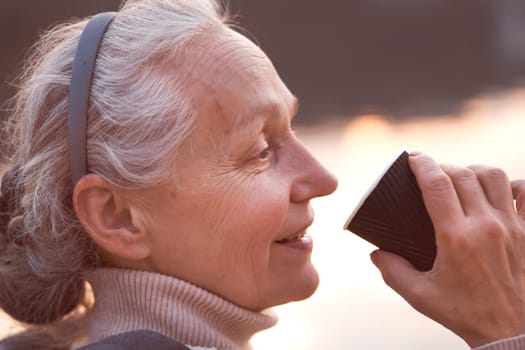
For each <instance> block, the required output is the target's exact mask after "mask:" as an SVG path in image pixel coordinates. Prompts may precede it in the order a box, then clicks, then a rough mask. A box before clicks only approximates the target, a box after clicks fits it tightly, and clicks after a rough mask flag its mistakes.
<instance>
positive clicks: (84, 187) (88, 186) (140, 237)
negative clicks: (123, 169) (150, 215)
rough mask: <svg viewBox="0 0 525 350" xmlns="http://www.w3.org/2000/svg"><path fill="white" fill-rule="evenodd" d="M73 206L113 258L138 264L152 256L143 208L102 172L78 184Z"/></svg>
mask: <svg viewBox="0 0 525 350" xmlns="http://www.w3.org/2000/svg"><path fill="white" fill-rule="evenodd" d="M73 206H74V209H75V212H76V214H77V217H78V219H79V221H80V223H81V224H82V226H83V228H84V230H85V231H86V233H87V234H88V235H89V236H90V237H91V238H92V239H93V241H95V243H96V244H97V245H98V246H99V247H100V248H101V249H102V250H104V251H106V252H107V253H109V254H110V255H111V256H113V257H114V258H115V259H112V260H116V261H120V262H121V263H122V264H124V265H125V264H126V261H128V262H129V263H130V264H131V265H135V262H137V261H140V260H145V259H147V258H148V257H149V255H150V247H149V239H148V234H147V230H146V229H145V226H144V224H143V220H142V216H141V211H140V208H138V207H137V206H135V204H134V203H133V202H132V201H131V200H130V198H129V196H126V194H125V193H124V191H123V190H122V189H119V188H117V187H116V186H114V185H113V184H111V183H109V182H108V181H106V180H105V179H104V178H103V177H101V176H99V175H96V174H89V175H86V176H84V177H82V178H81V179H80V180H79V181H78V183H77V184H76V186H75V189H74V191H73Z"/></svg>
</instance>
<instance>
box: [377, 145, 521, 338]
mask: <svg viewBox="0 0 525 350" xmlns="http://www.w3.org/2000/svg"><path fill="white" fill-rule="evenodd" d="M409 164H410V167H411V169H412V171H413V173H414V175H415V176H416V179H417V182H418V185H419V187H420V188H421V191H422V195H423V200H424V202H425V205H426V207H427V210H428V213H429V216H430V218H431V220H432V223H433V225H434V229H435V233H436V245H437V256H436V260H435V262H434V266H433V268H432V270H430V271H427V272H421V271H418V270H416V269H415V268H414V267H413V266H412V265H411V264H410V263H409V262H408V261H407V260H405V259H403V258H402V257H400V256H398V255H395V254H392V253H389V252H386V251H382V250H378V251H375V252H373V253H372V256H371V257H372V261H373V262H374V264H375V265H376V266H377V267H378V268H379V270H380V271H381V274H382V276H383V279H384V280H385V282H386V283H387V284H388V285H389V286H390V287H391V288H393V289H394V290H395V291H396V292H397V293H399V294H400V295H401V296H402V297H403V298H405V299H406V300H407V301H408V303H409V304H410V305H412V306H413V307H414V308H415V309H416V310H418V311H419V312H421V313H423V314H425V315H427V316H428V317H430V318H432V319H433V320H435V321H437V322H439V323H441V324H442V325H444V326H445V327H447V328H449V329H450V330H452V331H453V332H454V333H456V334H457V335H459V336H460V337H461V338H463V339H464V340H465V341H466V342H467V343H468V344H469V345H470V346H471V347H476V346H480V345H483V344H486V343H489V342H492V341H495V340H497V339H502V338H508V337H512V336H516V335H519V334H523V333H525V302H524V301H525V180H520V181H514V182H512V183H511V182H509V180H508V178H507V176H506V174H505V173H504V172H503V171H502V170H499V169H496V168H491V167H487V166H471V167H469V168H457V167H453V166H439V165H438V164H436V162H434V160H432V159H431V158H430V157H428V156H426V155H423V154H414V155H411V157H410V158H409ZM513 199H516V207H514V202H513Z"/></svg>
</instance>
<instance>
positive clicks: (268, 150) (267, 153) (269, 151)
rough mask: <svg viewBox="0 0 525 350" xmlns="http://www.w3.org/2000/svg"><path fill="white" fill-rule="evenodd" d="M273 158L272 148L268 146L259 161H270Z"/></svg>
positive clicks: (260, 155) (260, 154)
mask: <svg viewBox="0 0 525 350" xmlns="http://www.w3.org/2000/svg"><path fill="white" fill-rule="evenodd" d="M271 157H272V148H271V147H270V146H267V147H266V148H265V149H264V150H263V151H262V152H261V153H259V155H258V159H259V160H268V159H270V158H271Z"/></svg>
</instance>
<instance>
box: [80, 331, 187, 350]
mask: <svg viewBox="0 0 525 350" xmlns="http://www.w3.org/2000/svg"><path fill="white" fill-rule="evenodd" d="M132 349H133V350H135V349H156V350H190V348H188V347H187V346H185V345H183V344H181V343H179V342H177V341H175V340H173V339H171V338H169V337H167V336H165V335H163V334H160V333H157V332H153V331H149V330H140V331H131V332H126V333H121V334H117V335H114V336H111V337H108V338H104V339H102V340H101V341H99V342H97V343H93V344H89V345H86V346H83V347H81V348H80V349H78V350H132Z"/></svg>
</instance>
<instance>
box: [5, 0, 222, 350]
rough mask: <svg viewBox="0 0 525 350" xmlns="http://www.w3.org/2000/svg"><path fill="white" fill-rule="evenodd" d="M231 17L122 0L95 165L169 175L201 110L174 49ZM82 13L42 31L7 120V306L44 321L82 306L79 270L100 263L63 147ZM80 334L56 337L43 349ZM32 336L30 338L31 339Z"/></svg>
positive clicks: (103, 63) (192, 5)
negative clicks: (11, 199)
mask: <svg viewBox="0 0 525 350" xmlns="http://www.w3.org/2000/svg"><path fill="white" fill-rule="evenodd" d="M227 22H228V19H227V16H226V14H225V11H224V10H223V8H222V7H221V5H220V4H219V3H218V2H216V1H214V0H129V1H127V2H125V3H124V4H123V6H122V8H121V9H120V11H119V12H118V14H117V16H116V18H115V20H114V21H113V22H112V24H111V26H110V28H109V29H108V31H107V33H106V34H105V37H104V40H103V43H102V45H101V48H100V51H99V55H98V58H97V63H96V68H95V72H94V79H93V85H92V90H91V100H90V109H89V113H88V130H87V134H88V140H87V158H88V170H89V172H92V173H97V174H100V175H101V176H103V177H104V178H105V179H106V180H108V181H110V182H111V183H113V184H116V185H118V186H120V187H122V188H126V189H138V188H145V187H148V186H153V185H156V184H160V183H163V182H165V181H169V180H170V179H171V178H170V177H173V175H172V174H173V171H174V167H175V166H176V164H175V163H176V151H177V148H178V147H179V145H181V143H182V142H183V141H184V140H185V139H186V138H187V137H188V135H189V134H190V133H191V131H192V130H193V127H194V125H195V118H196V115H195V114H196V113H195V111H196V106H195V105H194V104H193V102H192V99H191V98H190V96H188V94H187V93H186V91H187V89H185V82H184V78H185V77H184V76H179V75H178V74H177V68H178V67H180V65H181V64H188V62H187V60H186V61H184V60H183V62H185V63H183V62H179V61H178V60H177V57H180V56H181V55H183V54H185V52H187V49H188V47H189V43H190V42H192V40H194V39H196V38H198V37H199V36H201V35H202V34H204V33H206V32H207V31H209V30H213V29H214V28H215V29H217V28H224V27H225V26H226V25H227ZM86 23H87V20H83V21H81V22H77V23H73V24H66V25H60V26H58V27H56V28H54V29H53V30H51V31H50V32H48V33H46V34H45V35H43V37H42V38H41V40H40V41H39V43H38V44H37V46H35V48H34V51H33V54H32V55H31V56H30V57H29V58H28V65H27V68H26V69H25V71H24V73H23V75H22V76H21V85H20V90H19V93H18V95H17V96H16V104H15V107H14V109H13V115H12V117H11V119H10V128H9V130H10V133H11V135H12V144H13V145H14V147H15V148H16V152H15V154H14V156H13V159H12V163H13V164H14V165H16V172H17V176H16V180H15V183H14V184H13V185H12V186H13V187H15V188H17V189H19V190H18V191H15V192H16V193H19V194H20V200H19V205H18V206H17V208H16V209H15V210H13V211H12V212H11V213H10V219H9V220H7V221H6V222H5V225H3V226H2V225H1V224H0V252H1V253H0V307H1V308H2V309H4V310H5V311H6V312H7V313H8V314H10V315H11V316H12V317H13V318H15V319H16V320H19V321H21V322H24V323H28V324H34V325H44V326H46V327H48V326H49V325H50V324H53V323H57V322H63V321H62V319H63V318H64V316H66V315H67V314H69V313H71V312H72V311H73V310H75V309H77V308H78V306H79V305H81V304H82V301H83V300H84V298H85V295H86V293H85V282H84V281H83V280H82V277H81V274H82V272H83V271H85V270H86V269H89V268H93V267H96V266H97V265H98V264H99V258H98V254H97V251H96V248H95V246H94V243H93V242H92V240H91V239H90V238H89V237H88V235H87V234H85V232H84V231H83V229H82V227H81V225H80V223H79V221H78V219H77V218H76V215H75V213H74V211H73V209H72V204H71V196H72V193H71V192H72V191H71V185H70V181H71V174H70V169H69V159H68V146H67V125H66V124H67V110H68V92H69V81H70V77H71V66H72V61H73V58H74V54H75V51H76V46H77V43H78V40H79V37H80V34H81V32H82V30H83V28H84V26H85V25H86ZM0 201H1V198H0ZM46 334H50V333H49V332H47V333H46ZM74 337H76V335H74V336H73V335H70V336H69V337H68V336H65V337H62V338H61V339H56V338H55V339H52V341H48V344H49V345H48V348H53V346H54V347H55V348H60V346H62V345H64V344H66V345H67V344H68V343H70V342H71V340H72V338H74ZM15 338H16V337H15ZM15 338H13V339H15ZM27 339H28V338H27V337H26V342H25V343H24V344H25V345H24V346H27V344H29V343H28V342H31V341H29V340H27ZM34 339H37V338H34ZM34 341H38V342H42V339H39V340H34ZM6 344H8V342H4V345H6ZM13 344H14V343H13ZM18 344H22V342H19V343H18ZM53 344H54V345H53ZM11 348H21V346H20V345H18V346H14V345H13V347H11Z"/></svg>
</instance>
